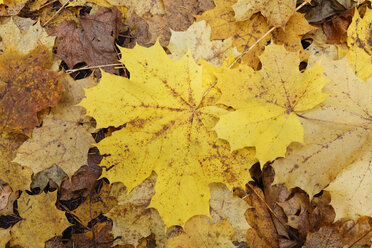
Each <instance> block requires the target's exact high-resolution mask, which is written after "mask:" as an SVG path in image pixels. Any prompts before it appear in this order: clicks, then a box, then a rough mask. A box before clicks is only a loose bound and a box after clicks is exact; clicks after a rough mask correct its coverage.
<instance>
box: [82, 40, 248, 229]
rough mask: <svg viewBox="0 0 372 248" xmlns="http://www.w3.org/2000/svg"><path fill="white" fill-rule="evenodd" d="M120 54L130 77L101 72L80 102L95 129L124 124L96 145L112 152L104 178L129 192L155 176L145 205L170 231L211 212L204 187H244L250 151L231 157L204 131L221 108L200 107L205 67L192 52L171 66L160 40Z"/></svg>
mask: <svg viewBox="0 0 372 248" xmlns="http://www.w3.org/2000/svg"><path fill="white" fill-rule="evenodd" d="M121 53H122V54H123V59H122V60H121V62H123V63H124V64H125V66H126V68H128V70H129V72H130V78H131V79H130V80H129V79H126V78H122V77H119V76H116V75H112V74H107V73H103V75H102V79H101V82H100V83H99V84H98V85H97V86H96V87H93V88H90V89H88V90H87V91H86V96H87V98H85V99H84V100H83V101H82V102H81V104H80V105H81V106H84V107H85V108H86V109H87V114H88V115H90V116H93V117H94V118H95V119H96V121H97V128H103V127H109V126H116V127H119V126H121V125H123V124H125V125H126V126H125V127H123V128H122V129H121V130H119V131H116V132H114V133H113V134H112V136H110V137H107V138H105V139H104V140H102V141H101V142H100V143H99V144H98V148H99V150H100V152H101V154H110V156H106V157H104V159H103V161H102V163H101V164H102V165H103V166H105V167H106V168H110V170H108V171H107V172H104V173H103V175H104V176H106V177H108V178H109V180H110V181H112V182H115V181H122V182H123V183H124V184H125V185H126V186H127V187H128V189H129V190H131V189H133V188H134V187H135V186H136V185H138V184H139V183H141V182H142V181H143V180H144V179H146V178H147V177H148V176H149V175H150V174H151V172H152V171H155V172H156V173H157V174H158V179H157V183H156V187H155V191H156V194H155V196H154V197H153V198H152V201H151V205H150V207H154V208H156V209H157V210H158V211H159V213H160V215H161V216H162V218H163V220H164V222H165V224H166V225H168V226H169V225H174V224H180V225H182V224H183V223H184V222H185V221H186V220H187V219H188V218H190V217H191V216H193V215H196V214H208V212H209V205H208V201H209V196H210V193H209V187H208V184H209V183H211V182H216V181H217V182H224V183H226V184H227V185H228V186H229V187H231V186H233V185H235V186H238V185H244V184H245V182H246V181H247V180H248V179H249V178H250V176H249V171H248V168H249V165H250V164H252V163H253V162H254V161H253V159H252V154H251V151H250V150H247V149H243V150H239V151H236V152H234V153H231V152H230V148H229V146H228V143H227V142H225V141H222V140H220V139H218V138H217V135H216V133H215V132H213V131H210V130H209V129H210V128H212V127H213V126H214V125H215V123H216V121H217V119H218V117H217V116H218V115H219V114H220V112H226V110H224V109H221V108H218V107H216V106H205V105H204V104H203V103H201V101H202V99H203V94H204V92H205V90H206V88H203V86H202V67H201V66H199V65H197V64H196V63H195V61H194V60H193V58H192V57H191V54H190V53H187V54H186V55H185V56H184V57H182V58H181V59H180V60H178V61H174V60H172V59H170V58H169V57H168V55H167V54H166V53H165V52H164V50H163V48H162V47H161V46H160V44H158V43H157V44H156V45H154V46H153V47H150V48H144V47H140V46H136V47H135V48H134V49H121Z"/></svg>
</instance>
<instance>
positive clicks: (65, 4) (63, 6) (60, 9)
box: [43, 0, 70, 27]
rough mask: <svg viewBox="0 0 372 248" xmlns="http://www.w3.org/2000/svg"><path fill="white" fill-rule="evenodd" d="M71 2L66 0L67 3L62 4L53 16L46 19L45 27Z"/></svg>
mask: <svg viewBox="0 0 372 248" xmlns="http://www.w3.org/2000/svg"><path fill="white" fill-rule="evenodd" d="M69 3H70V0H67V2H65V3H64V4H63V5H62V7H61V8H59V10H57V12H56V13H54V15H52V17H50V18H49V20H48V21H46V22H45V23H44V24H43V27H45V26H46V25H47V24H48V23H49V22H50V21H51V20H53V18H54V17H56V16H57V15H58V14H59V12H61V11H62V9H64V8H65V7H66V6H67V5H68V4H69Z"/></svg>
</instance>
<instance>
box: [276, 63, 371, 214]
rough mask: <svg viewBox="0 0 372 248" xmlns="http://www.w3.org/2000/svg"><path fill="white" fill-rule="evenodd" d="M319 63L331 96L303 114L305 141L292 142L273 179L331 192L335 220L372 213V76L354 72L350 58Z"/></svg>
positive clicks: (291, 184) (311, 193) (277, 165)
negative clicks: (359, 75) (368, 76)
mask: <svg viewBox="0 0 372 248" xmlns="http://www.w3.org/2000/svg"><path fill="white" fill-rule="evenodd" d="M321 65H322V66H323V67H324V68H325V72H324V73H325V74H326V76H327V77H328V78H330V79H331V82H330V83H328V84H327V85H326V86H325V87H324V91H325V92H327V93H329V97H328V98H327V99H326V100H325V101H324V102H323V103H322V104H321V105H320V106H319V107H318V108H315V109H314V110H312V111H309V112H308V113H306V114H304V119H302V122H303V125H304V127H305V137H304V145H297V144H294V145H292V146H290V148H289V149H288V153H287V156H286V158H285V159H279V160H277V161H276V162H275V163H274V164H273V167H274V169H275V172H276V177H275V182H274V183H285V184H286V185H287V186H288V187H290V188H292V187H296V186H298V187H300V188H302V189H303V190H305V191H306V192H307V193H308V194H309V195H310V196H312V195H314V194H317V193H318V192H319V191H321V190H323V189H326V190H328V191H330V193H331V199H332V202H331V204H332V206H333V207H334V209H335V211H336V218H337V219H339V218H343V217H345V218H355V217H357V216H358V215H372V211H371V207H370V206H371V202H372V199H371V194H370V193H371V192H372V183H371V180H370V178H371V176H372V174H371V170H372V167H371V164H372V131H371V130H372V122H371V120H372V118H371V116H372V105H371V98H372V80H371V79H370V80H368V81H367V82H366V83H364V82H363V81H362V80H361V79H359V78H358V77H357V76H355V74H354V72H353V71H352V70H351V68H350V67H349V66H348V62H347V59H346V58H344V59H342V60H338V61H334V60H331V59H328V58H326V57H323V58H322V60H321ZM346 182H347V184H345V183H346ZM327 185H329V186H328V187H327Z"/></svg>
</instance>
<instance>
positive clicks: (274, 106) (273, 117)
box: [214, 44, 327, 164]
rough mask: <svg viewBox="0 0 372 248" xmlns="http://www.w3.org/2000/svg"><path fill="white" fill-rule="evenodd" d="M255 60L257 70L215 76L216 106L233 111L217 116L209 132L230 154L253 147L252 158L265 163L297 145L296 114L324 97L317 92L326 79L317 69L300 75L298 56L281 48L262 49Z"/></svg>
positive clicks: (299, 129)
mask: <svg viewBox="0 0 372 248" xmlns="http://www.w3.org/2000/svg"><path fill="white" fill-rule="evenodd" d="M260 60H261V62H262V69H261V70H260V71H257V72H256V71H254V70H253V69H252V68H250V67H247V66H245V65H242V66H240V67H239V68H236V69H231V70H225V71H224V73H223V74H219V75H217V78H218V84H217V87H218V88H220V89H221V91H222V96H221V99H220V101H219V102H220V103H223V104H225V105H227V106H232V107H233V108H235V109H236V111H234V112H228V113H227V114H224V115H221V117H220V120H219V121H218V123H217V125H216V126H215V128H214V129H215V130H216V132H217V134H218V137H219V138H222V139H226V140H228V141H229V143H230V146H231V149H232V150H237V149H240V148H243V147H247V146H255V147H256V157H257V158H258V160H259V161H260V162H261V164H265V163H266V162H267V161H272V160H274V159H276V158H277V157H283V156H284V155H285V152H286V148H287V146H288V145H289V144H290V143H291V142H303V128H302V126H301V123H300V121H299V119H298V117H297V116H296V115H297V113H300V112H304V111H307V110H309V109H312V108H314V107H315V106H316V105H318V104H319V103H321V102H322V101H323V100H324V99H325V97H326V94H324V93H322V92H321V90H322V88H323V86H324V85H325V84H326V83H327V79H326V78H325V77H324V76H323V74H322V68H321V66H319V65H315V66H313V67H312V68H310V69H307V70H306V71H305V72H303V73H300V71H299V70H298V65H299V56H298V53H292V52H287V51H286V50H285V49H284V47H283V46H279V45H275V44H271V45H269V46H267V47H266V49H265V53H264V54H263V55H261V56H260Z"/></svg>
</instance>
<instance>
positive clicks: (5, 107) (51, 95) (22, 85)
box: [0, 45, 63, 135]
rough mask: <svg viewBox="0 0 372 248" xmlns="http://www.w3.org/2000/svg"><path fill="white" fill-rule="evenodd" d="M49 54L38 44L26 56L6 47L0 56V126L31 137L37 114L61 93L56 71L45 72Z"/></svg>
mask: <svg viewBox="0 0 372 248" xmlns="http://www.w3.org/2000/svg"><path fill="white" fill-rule="evenodd" d="M50 58H51V54H50V51H49V49H48V48H47V47H45V46H43V45H40V46H38V47H37V48H35V49H34V50H32V51H30V52H29V53H28V54H22V53H20V52H18V51H17V50H16V49H14V48H12V47H9V48H8V49H7V50H6V51H5V52H4V53H3V54H2V55H0V95H1V99H0V117H1V118H0V126H1V129H2V130H4V129H5V130H9V131H14V132H24V133H26V134H27V135H30V134H31V131H32V129H33V128H34V127H35V126H37V125H38V124H39V120H38V118H37V112H39V111H40V110H42V109H44V108H46V107H49V106H55V105H56V104H57V101H58V99H59V98H60V96H61V93H62V91H63V85H62V83H61V82H60V80H59V75H58V73H56V72H53V71H51V70H48V69H47V68H48V66H49V65H50V64H49V63H50Z"/></svg>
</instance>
